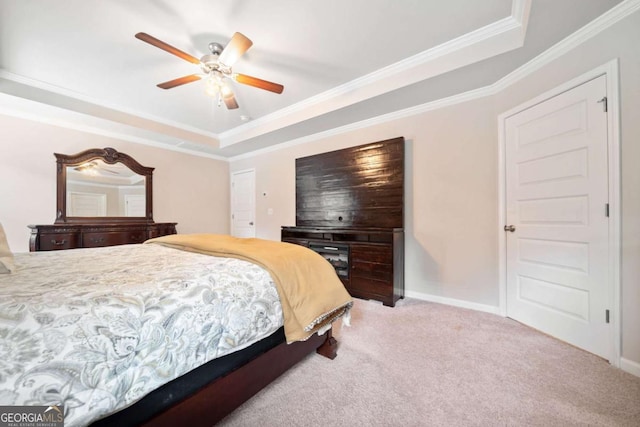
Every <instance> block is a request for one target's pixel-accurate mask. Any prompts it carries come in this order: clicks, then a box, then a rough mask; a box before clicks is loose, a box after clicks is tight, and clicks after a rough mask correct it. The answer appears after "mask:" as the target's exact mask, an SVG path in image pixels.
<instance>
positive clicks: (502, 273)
mask: <svg viewBox="0 0 640 427" xmlns="http://www.w3.org/2000/svg"><path fill="white" fill-rule="evenodd" d="M603 75H604V76H606V78H607V139H608V143H607V152H608V169H609V171H608V177H609V259H608V268H609V290H608V294H609V301H611V316H610V318H609V321H610V323H611V329H612V333H611V340H610V343H609V345H610V348H611V351H610V353H609V354H611V355H612V358H611V360H610V361H609V362H610V363H611V364H612V365H613V366H615V367H620V358H621V343H622V330H621V319H622V313H621V312H620V310H621V302H620V296H621V283H620V264H621V248H622V246H621V241H620V239H621V237H620V226H621V219H620V218H621V211H620V208H621V204H620V180H621V175H620V92H619V90H620V89H619V74H618V59H617V58H616V59H613V60H611V61H609V62H607V63H606V64H604V65H601V66H600V67H597V68H595V69H593V70H591V71H588V72H586V73H584V74H582V75H581V76H578V77H576V78H574V79H572V80H570V81H568V82H566V83H564V84H562V85H560V86H557V87H555V88H553V89H551V90H549V91H547V92H545V93H543V94H541V95H539V96H537V97H535V98H533V99H531V100H529V101H527V102H525V103H523V104H520V105H518V106H517V107H514V108H512V109H510V110H508V111H506V112H504V113H502V114H500V115H498V200H499V202H498V203H499V205H498V282H499V307H498V308H499V313H500V314H501V315H502V316H505V317H506V316H507V243H506V236H505V231H504V230H503V226H504V225H505V224H506V222H505V221H506V218H507V210H506V208H507V206H506V156H505V152H506V151H505V150H506V126H505V121H506V120H507V118H508V117H510V116H513V115H514V114H517V113H519V112H521V111H524V110H526V109H528V108H530V107H533V106H534V105H537V104H540V103H542V102H544V101H546V100H548V99H550V98H553V97H554V96H557V95H560V94H561V93H563V92H567V91H569V90H571V89H573V88H575V87H578V86H580V85H582V84H583V83H586V82H588V81H590V80H593V79H595V78H597V77H600V76H603Z"/></svg>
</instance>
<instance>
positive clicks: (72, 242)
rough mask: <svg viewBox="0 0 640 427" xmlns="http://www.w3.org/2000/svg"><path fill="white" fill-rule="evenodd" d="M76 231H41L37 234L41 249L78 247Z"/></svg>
mask: <svg viewBox="0 0 640 427" xmlns="http://www.w3.org/2000/svg"><path fill="white" fill-rule="evenodd" d="M79 237H80V236H79V235H78V234H77V233H42V234H40V236H39V239H40V244H39V250H41V251H59V250H62V249H75V248H78V247H80V241H79V240H80V239H79Z"/></svg>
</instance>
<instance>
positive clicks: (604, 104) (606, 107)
mask: <svg viewBox="0 0 640 427" xmlns="http://www.w3.org/2000/svg"><path fill="white" fill-rule="evenodd" d="M600 102H602V108H603V109H604V112H605V113H606V112H607V111H609V108H608V105H607V97H606V96H605V97H603V98H602V99H601V100H600V101H598V103H600Z"/></svg>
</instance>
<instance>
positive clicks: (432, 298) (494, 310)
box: [405, 291, 500, 315]
mask: <svg viewBox="0 0 640 427" xmlns="http://www.w3.org/2000/svg"><path fill="white" fill-rule="evenodd" d="M405 297H406V298H414V299H419V300H422V301H429V302H435V303H438V304H445V305H451V306H454V307H460V308H467V309H470V310H476V311H482V312H485V313H491V314H497V315H500V310H499V307H496V306H494V305H487V304H480V303H477V302H471V301H465V300H461V299H455V298H447V297H441V296H437V295H431V294H425V293H422V292H416V291H405Z"/></svg>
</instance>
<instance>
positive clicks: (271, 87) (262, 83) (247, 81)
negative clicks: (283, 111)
mask: <svg viewBox="0 0 640 427" xmlns="http://www.w3.org/2000/svg"><path fill="white" fill-rule="evenodd" d="M235 80H236V81H237V82H238V83H242V84H243V85H249V86H253V87H257V88H259V89H264V90H268V91H271V92H275V93H282V91H283V90H284V86H282V85H281V84H278V83H273V82H268V81H266V80H262V79H259V78H257V77H251V76H247V75H246V74H236V75H235Z"/></svg>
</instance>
